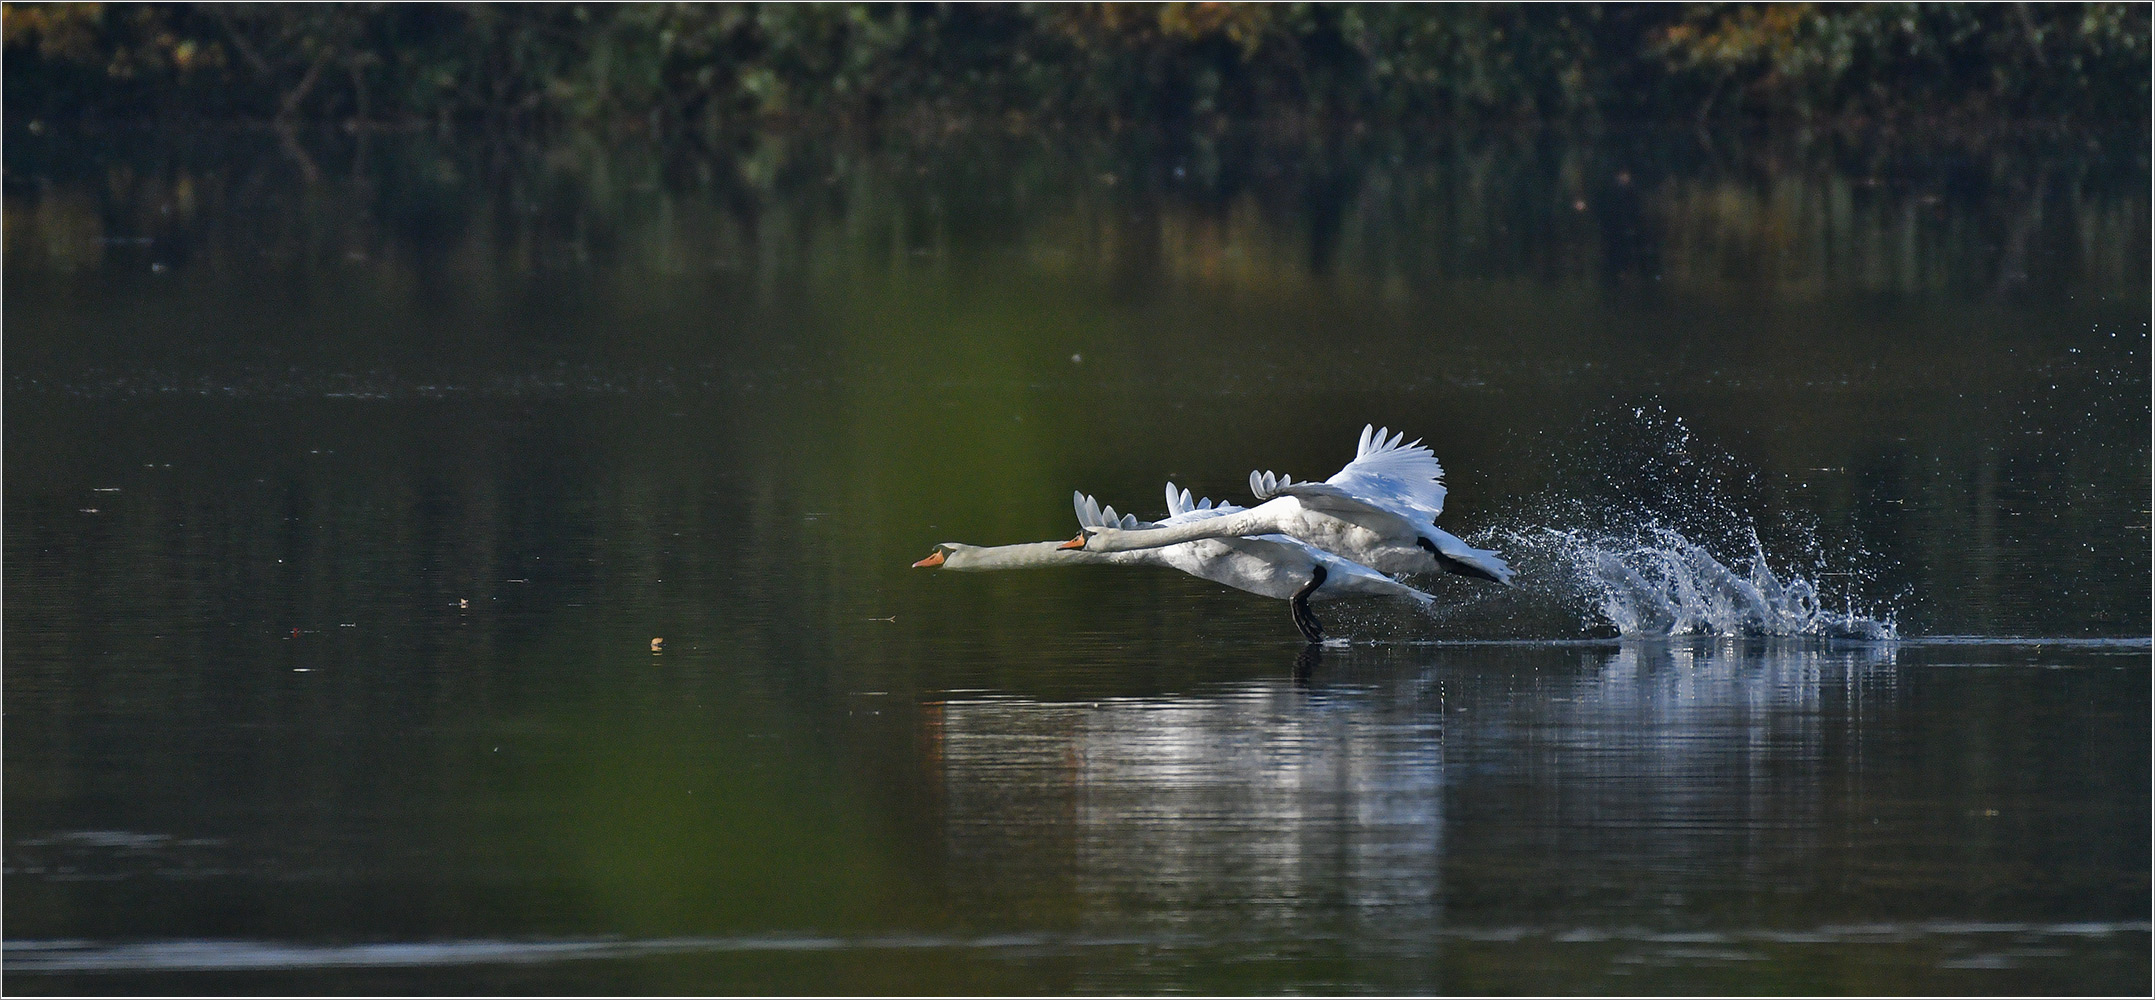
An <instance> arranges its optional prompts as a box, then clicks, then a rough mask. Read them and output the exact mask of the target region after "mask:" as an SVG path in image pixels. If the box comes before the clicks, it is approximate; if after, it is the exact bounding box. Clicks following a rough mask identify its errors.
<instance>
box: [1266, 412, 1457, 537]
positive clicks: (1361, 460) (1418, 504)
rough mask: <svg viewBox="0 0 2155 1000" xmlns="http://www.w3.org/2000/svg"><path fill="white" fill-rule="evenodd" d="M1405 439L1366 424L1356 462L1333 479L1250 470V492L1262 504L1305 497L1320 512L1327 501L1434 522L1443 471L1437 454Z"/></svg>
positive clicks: (1441, 506)
mask: <svg viewBox="0 0 2155 1000" xmlns="http://www.w3.org/2000/svg"><path fill="white" fill-rule="evenodd" d="M1405 441H1406V435H1405V434H1394V433H1392V432H1391V429H1390V428H1383V427H1376V428H1373V427H1370V426H1368V425H1366V424H1365V425H1363V427H1362V440H1361V443H1360V445H1359V446H1358V447H1357V449H1356V454H1355V458H1354V461H1352V462H1349V463H1347V467H1346V468H1344V469H1341V470H1339V473H1338V474H1337V475H1334V476H1333V477H1332V478H1330V479H1327V480H1325V481H1324V482H1322V483H1307V482H1304V483H1298V482H1295V481H1294V477H1292V476H1275V475H1273V474H1272V473H1270V472H1252V473H1250V492H1251V493H1252V494H1253V495H1255V496H1256V497H1257V499H1259V500H1270V499H1272V498H1273V497H1277V496H1295V497H1301V498H1302V499H1303V500H1304V501H1305V502H1311V505H1312V506H1318V507H1319V509H1323V505H1324V504H1325V502H1326V501H1328V500H1329V501H1331V502H1332V503H1333V504H1337V505H1348V506H1356V505H1358V506H1361V507H1366V508H1373V509H1380V510H1385V511H1387V512H1389V513H1394V514H1399V515H1402V516H1407V515H1408V514H1409V513H1410V512H1419V513H1421V514H1422V515H1423V516H1421V517H1410V518H1409V519H1410V520H1415V521H1419V522H1422V523H1432V522H1434V521H1436V519H1437V515H1438V514H1441V513H1443V512H1444V482H1443V478H1444V467H1443V466H1442V465H1439V464H1437V455H1436V453H1435V452H1433V451H1430V450H1429V449H1428V448H1427V447H1424V446H1423V444H1422V442H1420V441H1415V442H1413V443H1411V444H1410V443H1405ZM1335 509H1341V508H1335Z"/></svg>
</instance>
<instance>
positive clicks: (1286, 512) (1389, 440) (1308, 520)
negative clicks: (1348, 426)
mask: <svg viewBox="0 0 2155 1000" xmlns="http://www.w3.org/2000/svg"><path fill="white" fill-rule="evenodd" d="M1405 437H1406V435H1405V434H1393V433H1391V431H1390V429H1389V428H1371V427H1369V426H1367V425H1364V426H1363V428H1362V440H1361V443H1360V444H1359V445H1358V446H1357V447H1356V450H1355V458H1354V461H1352V462H1349V463H1348V464H1347V467H1346V468H1344V469H1341V470H1339V473H1338V474H1337V475H1334V476H1333V477H1332V478H1330V479H1327V480H1325V481H1324V482H1321V483H1306V482H1305V483H1298V482H1295V481H1294V479H1293V478H1292V477H1287V476H1274V475H1273V474H1272V473H1270V472H1265V473H1256V472H1252V473H1250V492H1252V493H1254V494H1256V496H1257V499H1259V500H1261V501H1264V502H1263V503H1260V504H1258V505H1257V506H1255V507H1252V508H1249V509H1248V510H1243V511H1239V512H1237V513H1234V514H1230V515H1227V516H1224V517H1211V518H1205V519H1201V520H1193V521H1187V522H1184V523H1181V524H1173V525H1165V524H1163V525H1161V526H1158V527H1151V528H1147V527H1143V526H1140V527H1138V528H1135V529H1133V528H1128V527H1123V526H1116V525H1100V526H1097V527H1087V528H1085V530H1084V533H1082V534H1080V535H1079V536H1078V537H1076V538H1073V539H1071V540H1070V541H1067V542H1064V543H1063V547H1064V548H1066V549H1070V550H1073V551H1084V552H1097V553H1103V554H1111V553H1117V552H1131V551H1138V550H1143V549H1148V548H1152V547H1154V546H1163V545H1178V544H1183V543H1186V542H1192V541H1196V540H1199V539H1208V538H1225V537H1232V536H1237V535H1241V536H1262V535H1286V536H1288V537H1291V538H1295V539H1299V540H1301V541H1303V542H1306V543H1308V544H1310V545H1314V546H1316V547H1317V548H1319V549H1322V550H1324V551H1326V552H1330V553H1332V554H1334V555H1337V556H1340V557H1342V558H1345V559H1349V560H1352V561H1354V562H1356V563H1361V564H1363V565H1366V566H1370V567H1374V568H1376V569H1378V570H1382V571H1384V572H1386V573H1429V572H1435V571H1440V570H1441V571H1443V572H1446V573H1459V574H1463V575H1466V576H1472V577H1478V578H1480V579H1484V580H1493V581H1495V582H1497V583H1502V584H1509V583H1511V579H1512V568H1511V566H1509V565H1507V564H1506V563H1505V562H1504V559H1503V557H1502V556H1499V555H1497V554H1496V553H1495V552H1492V551H1490V550H1488V549H1477V548H1475V547H1474V546H1472V545H1468V544H1467V543H1466V542H1465V541H1463V540H1461V539H1460V538H1459V536H1457V535H1454V534H1452V533H1451V532H1449V531H1445V530H1444V529H1442V528H1439V527H1437V524H1436V520H1437V515H1438V514H1440V513H1443V511H1444V482H1443V477H1444V468H1443V466H1440V465H1438V464H1437V456H1436V454H1435V453H1434V452H1432V451H1430V450H1429V449H1428V448H1426V447H1424V446H1423V445H1422V442H1420V441H1418V440H1417V441H1415V442H1413V443H1412V444H1402V443H1401V441H1402V440H1403V439H1405Z"/></svg>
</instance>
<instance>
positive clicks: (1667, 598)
mask: <svg viewBox="0 0 2155 1000" xmlns="http://www.w3.org/2000/svg"><path fill="white" fill-rule="evenodd" d="M1507 538H1508V539H1509V540H1510V541H1511V542H1512V543H1513V544H1514V545H1516V546H1517V547H1519V548H1521V549H1525V550H1528V551H1530V552H1533V553H1535V554H1538V555H1541V556H1545V557H1547V559H1546V564H1547V565H1548V566H1550V568H1552V569H1555V570H1557V571H1558V572H1559V574H1560V576H1559V580H1558V581H1556V582H1558V583H1559V585H1560V589H1565V590H1569V591H1571V592H1573V593H1575V594H1576V595H1578V596H1579V597H1581V598H1583V601H1584V603H1588V604H1591V605H1592V606H1593V609H1594V611H1595V612H1596V613H1598V615H1599V616H1600V618H1601V619H1602V620H1603V621H1604V622H1606V623H1607V624H1609V625H1613V626H1615V627H1616V630H1617V633H1618V634H1620V635H1625V636H1682V635H1718V636H1735V637H1768V636H1810V637H1815V638H1829V639H1872V640H1885V639H1894V638H1897V637H1898V636H1899V630H1898V628H1897V627H1896V625H1895V623H1894V620H1893V616H1892V615H1891V614H1890V613H1888V614H1884V615H1875V614H1873V613H1872V612H1870V611H1868V610H1867V609H1864V608H1862V607H1860V606H1859V605H1857V604H1856V602H1855V599H1854V598H1853V597H1852V596H1850V597H1846V598H1844V599H1843V601H1842V602H1841V604H1842V606H1841V607H1839V608H1834V607H1830V606H1828V602H1827V601H1826V600H1825V599H1824V598H1823V597H1822V595H1821V593H1820V590H1819V586H1818V584H1816V583H1814V582H1813V581H1812V580H1811V579H1809V578H1807V577H1805V576H1804V575H1802V574H1801V573H1799V572H1797V571H1796V570H1794V569H1792V568H1790V567H1788V566H1786V565H1783V566H1781V567H1776V566H1775V565H1774V564H1773V562H1772V561H1771V560H1769V559H1768V558H1767V557H1766V550H1765V546H1764V545H1763V544H1761V543H1760V542H1759V540H1758V535H1757V533H1756V532H1752V533H1751V534H1750V536H1749V541H1750V552H1749V553H1748V557H1747V558H1745V559H1742V560H1731V562H1734V563H1736V565H1733V566H1732V565H1731V564H1730V562H1724V561H1722V560H1721V559H1719V558H1716V557H1715V555H1714V554H1713V552H1711V551H1710V550H1708V549H1707V547H1706V546H1704V545H1701V544H1699V543H1698V542H1695V541H1693V540H1691V539H1690V538H1688V537H1686V536H1685V535H1684V534H1683V533H1682V532H1680V531H1677V530H1676V529H1674V528H1670V527H1667V526H1666V525H1661V524H1648V525H1645V526H1643V527H1641V528H1638V529H1636V530H1635V531H1632V532H1629V533H1622V534H1619V533H1608V532H1595V531H1586V530H1576V529H1573V530H1558V529H1548V528H1545V529H1541V530H1539V531H1536V532H1532V533H1510V534H1508V535H1507Z"/></svg>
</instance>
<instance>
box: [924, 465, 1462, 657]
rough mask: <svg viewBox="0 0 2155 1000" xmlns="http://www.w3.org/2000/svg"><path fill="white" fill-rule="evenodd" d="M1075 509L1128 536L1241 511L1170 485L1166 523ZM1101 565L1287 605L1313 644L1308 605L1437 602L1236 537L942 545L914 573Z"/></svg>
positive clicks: (1312, 551) (1390, 582) (1296, 552)
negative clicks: (1092, 547)
mask: <svg viewBox="0 0 2155 1000" xmlns="http://www.w3.org/2000/svg"><path fill="white" fill-rule="evenodd" d="M1070 503H1071V506H1072V507H1073V508H1075V509H1076V511H1077V517H1078V526H1079V527H1080V528H1081V529H1088V530H1112V531H1131V532H1143V531H1157V530H1165V529H1172V528H1175V527H1179V526H1181V525H1186V524H1199V523H1203V522H1206V521H1211V520H1217V519H1219V518H1222V517H1228V516H1232V515H1235V514H1239V513H1241V512H1242V511H1243V508H1241V507H1237V506H1234V505H1233V504H1225V503H1222V504H1215V503H1213V502H1212V500H1211V498H1209V497H1208V498H1205V499H1204V500H1200V501H1193V500H1191V498H1190V491H1189V490H1185V489H1178V488H1177V487H1176V486H1175V484H1174V483H1169V484H1167V513H1168V516H1167V517H1166V518H1165V519H1163V520H1160V521H1157V522H1153V521H1140V520H1138V518H1137V517H1136V516H1135V515H1132V514H1117V513H1115V508H1113V507H1102V506H1101V505H1100V503H1099V502H1098V501H1096V500H1094V499H1093V498H1092V497H1090V496H1087V495H1086V494H1084V493H1082V492H1074V493H1072V494H1071V495H1070ZM1100 564H1110V565H1135V566H1167V567H1170V568H1173V569H1178V570H1181V571H1183V572H1185V573H1188V574H1190V575H1191V576H1195V577H1199V578H1201V579H1205V580H1210V581H1212V582H1214V583H1219V584H1225V585H1226V586H1229V587H1233V588H1235V589H1237V590H1244V591H1248V592H1250V593H1252V594H1258V595H1260V596H1263V597H1270V598H1274V599H1278V600H1284V601H1286V602H1288V610H1289V613H1290V614H1291V615H1292V617H1293V619H1294V623H1295V628H1297V629H1299V630H1300V631H1301V633H1302V637H1303V638H1304V639H1307V640H1309V641H1310V642H1322V641H1324V625H1323V623H1321V622H1319V621H1318V620H1317V617H1316V615H1315V614H1313V613H1311V611H1310V609H1309V602H1311V601H1327V600H1334V599H1337V598H1342V597H1404V598H1408V599H1410V600H1413V601H1414V602H1416V603H1418V604H1420V605H1421V606H1422V607H1424V608H1427V607H1429V606H1430V605H1431V604H1433V603H1434V602H1435V601H1436V598H1434V597H1432V596H1430V595H1428V594H1425V593H1423V592H1421V591H1419V590H1416V589H1414V588H1413V587H1409V586H1407V585H1406V584H1403V583H1400V582H1399V581H1397V580H1394V579H1392V578H1391V577H1388V576H1385V575H1384V574H1382V573H1379V572H1377V571H1376V570H1373V569H1370V568H1369V567H1367V566H1364V565H1361V564H1360V563H1356V562H1354V561H1352V560H1349V559H1343V558H1341V557H1339V556H1336V555H1333V554H1332V553H1329V552H1326V551H1323V550H1322V549H1318V548H1315V547H1313V546H1310V545H1308V544H1305V543H1303V542H1300V541H1296V540H1295V539H1292V538H1289V537H1287V536H1285V535H1278V534H1273V535H1264V536H1259V537H1254V538H1243V537H1238V536H1233V535H1230V536H1227V537H1221V538H1200V539H1196V540H1193V541H1189V542H1182V543H1177V544H1173V545H1162V546H1154V547H1149V548H1139V549H1130V550H1126V551H1121V552H1094V551H1084V550H1077V549H1071V548H1068V547H1067V546H1066V544H1064V543H1057V542H1029V543H1024V544H1019V545H991V546H984V545H966V544H963V543H961V542H943V543H941V544H939V545H937V546H936V547H935V551H933V552H931V553H929V554H928V556H927V558H925V559H922V560H920V561H919V562H916V563H914V564H913V567H914V568H915V569H927V568H934V567H941V568H943V569H947V570H952V571H957V572H976V571H984V570H1001V569H1030V568H1036V567H1047V566H1073V565H1100Z"/></svg>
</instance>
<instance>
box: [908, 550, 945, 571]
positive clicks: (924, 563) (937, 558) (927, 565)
mask: <svg viewBox="0 0 2155 1000" xmlns="http://www.w3.org/2000/svg"><path fill="white" fill-rule="evenodd" d="M941 565H943V550H941V549H937V550H935V551H934V552H930V553H928V558H926V559H923V560H921V561H919V562H917V563H914V564H913V568H914V569H934V568H935V567H937V566H941Z"/></svg>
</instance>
